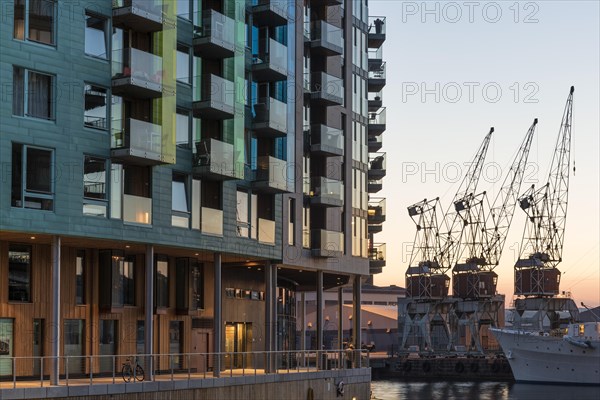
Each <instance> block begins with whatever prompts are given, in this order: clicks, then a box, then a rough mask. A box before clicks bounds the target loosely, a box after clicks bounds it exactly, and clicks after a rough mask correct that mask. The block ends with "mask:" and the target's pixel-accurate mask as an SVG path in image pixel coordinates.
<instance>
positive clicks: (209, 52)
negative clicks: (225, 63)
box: [193, 10, 235, 59]
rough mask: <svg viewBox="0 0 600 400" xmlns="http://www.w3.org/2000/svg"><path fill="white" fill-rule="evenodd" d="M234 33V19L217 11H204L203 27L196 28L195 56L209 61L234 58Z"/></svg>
mask: <svg viewBox="0 0 600 400" xmlns="http://www.w3.org/2000/svg"><path fill="white" fill-rule="evenodd" d="M234 32H235V25H234V21H233V19H231V18H229V17H226V16H225V15H223V14H221V13H219V12H217V11H215V10H204V11H202V26H197V27H194V39H193V46H194V55H195V56H196V57H202V58H207V59H223V58H229V57H233V55H234V53H235V40H234Z"/></svg>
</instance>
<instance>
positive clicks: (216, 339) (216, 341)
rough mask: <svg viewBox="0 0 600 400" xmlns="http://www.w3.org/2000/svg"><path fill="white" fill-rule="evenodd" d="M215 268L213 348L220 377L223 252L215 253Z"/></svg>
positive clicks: (214, 371)
mask: <svg viewBox="0 0 600 400" xmlns="http://www.w3.org/2000/svg"><path fill="white" fill-rule="evenodd" d="M214 268H215V282H214V289H215V299H214V303H215V304H214V311H215V315H214V331H215V333H214V336H213V348H214V350H213V351H214V352H215V353H217V356H216V357H215V359H214V366H213V376H214V377H215V378H218V377H220V376H221V354H219V353H221V339H222V338H221V336H222V334H221V330H222V327H223V316H222V312H221V301H222V296H221V253H215V255H214Z"/></svg>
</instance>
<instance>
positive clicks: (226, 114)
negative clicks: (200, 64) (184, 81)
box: [193, 74, 235, 120]
mask: <svg viewBox="0 0 600 400" xmlns="http://www.w3.org/2000/svg"><path fill="white" fill-rule="evenodd" d="M196 80H197V78H194V81H196ZM198 97H199V98H198ZM234 97H235V91H234V84H233V82H232V81H229V80H227V79H225V78H221V77H220V76H217V75H214V74H207V75H203V76H202V81H201V84H200V92H199V93H194V105H193V112H194V116H195V117H196V118H204V119H213V120H222V119H229V118H233V114H234V108H233V107H234Z"/></svg>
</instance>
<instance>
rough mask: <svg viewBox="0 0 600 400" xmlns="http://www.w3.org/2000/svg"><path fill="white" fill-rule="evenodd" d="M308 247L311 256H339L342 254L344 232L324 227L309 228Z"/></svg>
mask: <svg viewBox="0 0 600 400" xmlns="http://www.w3.org/2000/svg"><path fill="white" fill-rule="evenodd" d="M310 249H311V253H312V255H313V257H325V258H334V257H341V256H342V255H343V254H344V234H343V233H342V232H334V231H328V230H325V229H311V231H310Z"/></svg>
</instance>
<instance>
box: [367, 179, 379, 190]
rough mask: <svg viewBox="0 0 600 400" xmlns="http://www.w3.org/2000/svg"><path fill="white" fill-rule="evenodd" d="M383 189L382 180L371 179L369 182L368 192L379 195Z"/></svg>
mask: <svg viewBox="0 0 600 400" xmlns="http://www.w3.org/2000/svg"><path fill="white" fill-rule="evenodd" d="M381 189H383V180H382V179H381V178H371V179H369V181H368V182H367V192H369V193H377V192H379V191H380V190H381Z"/></svg>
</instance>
